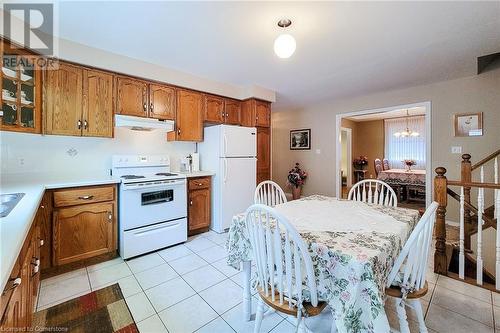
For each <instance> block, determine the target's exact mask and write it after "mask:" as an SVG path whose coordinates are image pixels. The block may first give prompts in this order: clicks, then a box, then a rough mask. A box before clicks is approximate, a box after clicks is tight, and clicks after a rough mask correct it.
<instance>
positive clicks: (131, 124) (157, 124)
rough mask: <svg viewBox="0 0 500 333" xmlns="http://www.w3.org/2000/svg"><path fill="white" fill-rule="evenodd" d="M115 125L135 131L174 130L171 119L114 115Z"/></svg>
mask: <svg viewBox="0 0 500 333" xmlns="http://www.w3.org/2000/svg"><path fill="white" fill-rule="evenodd" d="M115 127H125V128H129V129H131V130H135V131H152V130H161V131H164V132H171V131H173V130H174V122H173V121H172V120H159V119H152V118H142V117H134V116H124V115H120V114H117V115H115Z"/></svg>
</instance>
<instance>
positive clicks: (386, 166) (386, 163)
mask: <svg viewBox="0 0 500 333" xmlns="http://www.w3.org/2000/svg"><path fill="white" fill-rule="evenodd" d="M382 168H383V169H384V171H385V170H389V169H390V168H391V167H390V165H389V160H388V159H387V158H384V159H382Z"/></svg>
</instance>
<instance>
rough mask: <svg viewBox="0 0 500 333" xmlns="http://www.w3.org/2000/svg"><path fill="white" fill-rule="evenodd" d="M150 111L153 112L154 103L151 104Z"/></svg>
mask: <svg viewBox="0 0 500 333" xmlns="http://www.w3.org/2000/svg"><path fill="white" fill-rule="evenodd" d="M149 109H150V110H151V112H153V102H151V103H149Z"/></svg>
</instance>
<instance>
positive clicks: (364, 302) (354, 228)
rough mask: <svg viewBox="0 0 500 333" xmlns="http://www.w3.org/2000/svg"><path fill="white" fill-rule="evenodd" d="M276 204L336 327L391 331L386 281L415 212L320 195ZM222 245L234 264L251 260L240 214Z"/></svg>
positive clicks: (411, 224) (408, 231)
mask: <svg viewBox="0 0 500 333" xmlns="http://www.w3.org/2000/svg"><path fill="white" fill-rule="evenodd" d="M276 209H277V210H278V211H280V212H281V213H282V214H284V215H285V216H286V217H287V218H288V219H289V220H290V222H291V223H292V224H293V225H294V226H295V227H296V229H297V230H298V231H299V233H300V235H301V236H302V237H303V238H304V240H305V241H306V243H307V244H308V247H309V251H310V253H311V256H312V259H313V265H314V270H315V275H316V278H317V284H318V292H319V297H320V300H322V301H327V302H328V303H329V305H330V306H331V309H332V312H333V315H334V318H336V323H337V329H338V331H339V332H376V333H379V332H389V324H388V320H387V316H386V314H385V310H384V302H385V296H384V295H385V292H384V290H385V284H386V282H387V277H388V275H389V272H390V270H391V268H392V266H393V263H394V260H395V259H396V257H397V255H398V254H399V252H400V251H401V248H402V246H403V244H404V242H405V241H406V239H407V238H408V236H409V234H410V233H411V231H412V230H413V228H414V226H415V224H416V223H417V221H418V219H419V214H418V211H415V210H411V209H404V208H394V207H384V206H377V205H371V204H366V203H362V202H355V201H347V200H339V199H336V198H331V197H325V196H319V195H315V196H310V197H306V198H303V199H300V200H295V201H291V202H288V203H285V204H282V205H278V206H277V207H276ZM333 212H335V213H333ZM226 248H227V250H228V254H229V257H228V264H229V265H231V266H233V267H235V268H238V267H239V265H240V263H241V262H242V261H250V260H252V248H251V245H250V241H249V239H248V237H247V234H246V229H245V215H244V214H239V215H236V216H234V218H233V222H232V224H231V228H230V231H229V238H228V241H227V244H226ZM304 294H305V295H307V291H304Z"/></svg>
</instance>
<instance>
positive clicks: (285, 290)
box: [245, 204, 318, 311]
mask: <svg viewBox="0 0 500 333" xmlns="http://www.w3.org/2000/svg"><path fill="white" fill-rule="evenodd" d="M245 222H246V223H245V224H246V228H247V232H248V236H249V238H250V244H251V245H252V252H253V256H254V259H255V263H256V266H257V282H258V286H259V287H260V288H261V289H262V290H263V292H264V293H265V295H266V296H271V299H272V301H273V302H274V301H277V300H278V297H279V303H280V305H283V304H284V303H285V300H284V299H285V298H288V307H289V308H290V309H293V308H294V306H295V304H294V302H292V299H293V300H295V301H296V302H297V303H296V304H302V289H303V288H302V286H303V284H306V286H307V288H308V290H309V292H310V298H311V299H310V302H311V304H312V305H313V306H317V305H318V292H317V290H318V288H317V286H316V278H315V276H314V270H313V264H312V259H311V255H310V253H309V251H308V249H307V245H306V243H305V242H304V240H303V239H302V237H301V236H300V234H299V233H298V232H297V230H296V229H295V228H294V227H293V226H292V225H291V224H290V222H289V221H288V219H287V218H286V217H284V216H283V215H282V214H280V213H279V212H277V211H276V210H275V209H274V208H272V207H269V206H265V205H262V204H255V205H252V206H250V207H249V208H248V209H247V211H246V221H245ZM299 309H300V306H297V310H298V311H300V310H299Z"/></svg>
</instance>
